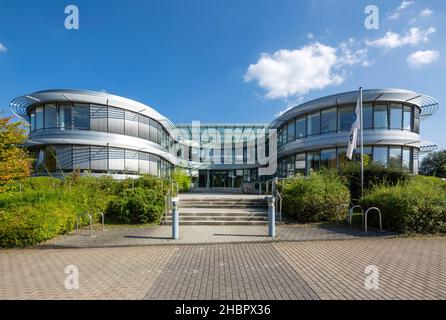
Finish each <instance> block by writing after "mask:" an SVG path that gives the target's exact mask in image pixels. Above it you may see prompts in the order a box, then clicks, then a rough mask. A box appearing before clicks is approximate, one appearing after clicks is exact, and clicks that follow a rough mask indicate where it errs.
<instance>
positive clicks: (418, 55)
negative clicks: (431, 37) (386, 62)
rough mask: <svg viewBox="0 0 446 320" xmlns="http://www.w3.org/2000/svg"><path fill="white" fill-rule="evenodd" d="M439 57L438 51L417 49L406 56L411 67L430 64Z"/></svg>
mask: <svg viewBox="0 0 446 320" xmlns="http://www.w3.org/2000/svg"><path fill="white" fill-rule="evenodd" d="M439 57H440V53H439V52H438V51H435V50H426V51H417V52H415V53H412V54H411V55H410V56H409V57H408V58H407V63H408V64H409V66H410V67H411V68H419V67H421V66H423V65H426V64H430V63H432V62H434V61H436V60H438V58H439Z"/></svg>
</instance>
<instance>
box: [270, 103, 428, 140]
mask: <svg viewBox="0 0 446 320" xmlns="http://www.w3.org/2000/svg"><path fill="white" fill-rule="evenodd" d="M354 108H355V105H353V104H352V105H341V106H338V107H331V108H327V109H323V110H321V111H318V112H313V113H310V114H308V115H304V116H300V117H298V118H295V119H292V120H291V121H289V122H288V123H287V124H286V125H284V126H282V127H281V128H279V130H278V140H277V143H278V146H279V147H280V146H282V145H284V144H286V143H288V142H291V141H294V140H297V139H302V138H306V137H309V136H315V135H324V134H330V133H336V132H348V131H350V129H351V126H352V122H353V114H354ZM419 113H420V111H419V108H417V107H413V106H409V105H404V104H401V103H386V102H379V103H378V102H377V103H364V105H363V118H364V119H363V123H364V129H365V130H374V129H376V130H383V129H386V130H407V131H411V132H415V133H419V130H420V128H419V126H420V125H419V124H420V116H419Z"/></svg>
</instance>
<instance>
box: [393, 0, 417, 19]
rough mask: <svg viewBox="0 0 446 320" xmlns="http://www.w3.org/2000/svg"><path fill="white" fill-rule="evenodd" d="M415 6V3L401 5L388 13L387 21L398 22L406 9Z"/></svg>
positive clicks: (408, 2)
mask: <svg viewBox="0 0 446 320" xmlns="http://www.w3.org/2000/svg"><path fill="white" fill-rule="evenodd" d="M413 4H414V1H403V2H401V4H400V5H399V6H398V7H397V8H396V9H395V10H393V11H391V12H389V13H387V19H388V20H398V19H399V18H400V16H401V12H402V11H404V9H407V8H408V7H410V6H411V5H413Z"/></svg>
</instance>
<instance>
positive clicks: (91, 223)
mask: <svg viewBox="0 0 446 320" xmlns="http://www.w3.org/2000/svg"><path fill="white" fill-rule="evenodd" d="M82 214H86V215H87V216H88V219H89V220H90V237H93V222H92V218H91V214H89V213H87V212H86V211H84V212H82V213H81V214H78V215H77V219H76V236H77V235H78V234H79V231H78V230H79V216H80V215H82Z"/></svg>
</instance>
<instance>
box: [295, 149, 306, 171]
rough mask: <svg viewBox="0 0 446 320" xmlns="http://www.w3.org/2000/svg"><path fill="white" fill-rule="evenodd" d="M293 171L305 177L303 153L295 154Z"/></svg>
mask: <svg viewBox="0 0 446 320" xmlns="http://www.w3.org/2000/svg"><path fill="white" fill-rule="evenodd" d="M294 169H295V170H296V173H299V174H301V175H305V153H298V154H296V159H295V165H294Z"/></svg>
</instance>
